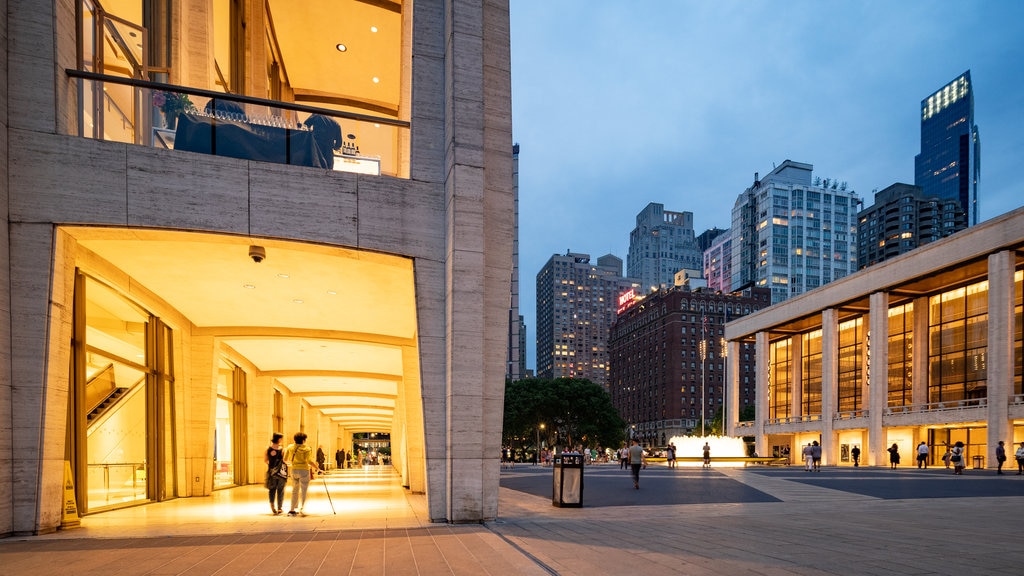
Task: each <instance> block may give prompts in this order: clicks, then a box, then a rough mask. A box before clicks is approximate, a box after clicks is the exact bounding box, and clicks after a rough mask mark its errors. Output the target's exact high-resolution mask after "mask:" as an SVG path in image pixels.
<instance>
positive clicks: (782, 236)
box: [730, 160, 861, 304]
mask: <svg viewBox="0 0 1024 576" xmlns="http://www.w3.org/2000/svg"><path fill="white" fill-rule="evenodd" d="M813 168H814V167H813V166H812V165H811V164H803V163H800V162H793V161H792V160H786V161H785V162H783V163H782V164H781V165H780V166H779V167H777V168H775V169H774V170H772V171H771V172H770V173H769V174H768V175H767V176H766V177H765V178H764V180H761V179H759V178H758V176H757V174H756V173H755V174H754V183H753V185H751V186H750V187H749V188H747V189H746V190H745V191H744V192H743V193H742V194H740V195H739V197H738V198H737V199H736V204H735V205H734V206H733V209H732V229H731V230H730V233H731V234H732V270H731V273H732V282H731V290H733V291H735V290H743V289H746V288H748V287H751V286H756V287H758V288H770V289H771V291H772V304H778V303H779V302H782V301H783V300H785V299H787V298H789V297H790V296H795V295H797V294H802V293H804V292H806V291H808V290H812V289H814V288H817V287H818V286H821V285H822V284H827V283H829V282H831V281H832V280H836V279H838V278H842V277H843V276H846V275H847V274H849V273H850V272H853V271H854V270H856V269H857V211H858V210H859V206H860V204H861V199H860V197H859V196H857V194H856V193H855V192H853V191H852V190H847V189H846V183H845V182H843V183H842V184H840V183H839V182H834V181H831V180H830V179H828V178H826V179H825V180H822V179H821V178H820V177H818V178H815V179H814V181H813V182H812V181H811V171H812V170H813Z"/></svg>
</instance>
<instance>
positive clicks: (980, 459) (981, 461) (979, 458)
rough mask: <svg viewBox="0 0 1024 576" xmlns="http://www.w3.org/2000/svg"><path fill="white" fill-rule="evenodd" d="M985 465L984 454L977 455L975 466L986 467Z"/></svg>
mask: <svg viewBox="0 0 1024 576" xmlns="http://www.w3.org/2000/svg"><path fill="white" fill-rule="evenodd" d="M984 467H985V457H984V456H975V457H974V468H975V469H978V468H984Z"/></svg>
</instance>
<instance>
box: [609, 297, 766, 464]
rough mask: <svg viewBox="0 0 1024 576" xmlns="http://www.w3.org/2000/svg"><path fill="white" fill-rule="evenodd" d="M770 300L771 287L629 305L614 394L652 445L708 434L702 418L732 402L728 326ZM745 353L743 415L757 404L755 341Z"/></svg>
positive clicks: (616, 351) (620, 325)
mask: <svg viewBox="0 0 1024 576" xmlns="http://www.w3.org/2000/svg"><path fill="white" fill-rule="evenodd" d="M770 300H771V294H770V293H769V291H768V290H767V289H765V288H752V289H750V290H747V291H745V292H744V293H742V294H736V293H730V294H725V293H721V292H717V291H714V290H708V289H706V288H705V289H698V290H688V289H686V288H684V287H675V288H672V289H669V290H661V291H658V292H655V293H652V294H650V295H648V296H646V297H645V298H643V299H642V300H638V301H635V302H634V303H632V306H628V305H627V306H624V307H623V310H622V312H621V313H619V315H618V318H617V320H616V322H615V324H613V325H612V328H611V334H610V336H609V339H608V354H609V358H610V361H611V373H610V380H609V386H608V392H609V393H610V394H611V397H612V405H614V406H615V408H616V410H618V411H619V415H620V416H622V418H623V419H624V420H626V422H627V423H629V424H630V425H632V426H635V430H636V434H637V436H638V437H639V438H640V439H641V440H642V441H643V443H644V444H646V445H649V446H650V445H655V446H663V445H664V444H665V443H666V441H667V439H669V438H671V437H673V436H682V435H686V434H693V433H696V434H700V422H701V418H702V417H703V418H705V419H706V421H707V422H710V421H711V420H713V419H714V416H715V413H716V412H717V411H718V410H719V409H720V408H722V407H723V406H724V403H725V402H726V400H725V396H724V395H723V386H724V385H725V375H726V358H724V357H723V352H724V347H723V344H724V326H725V323H726V322H728V321H731V320H735V319H736V318H740V317H742V316H745V315H747V314H749V313H751V312H754V311H757V310H760V309H761V308H765V307H767V306H768V305H769V303H770ZM701 341H704V344H703V345H702V344H701ZM702 349H703V350H705V351H706V352H705V354H704V355H703V356H702V354H701V350H702ZM740 351H741V354H742V356H743V357H741V358H739V362H738V363H737V364H738V366H739V370H740V374H739V378H738V381H739V382H740V385H741V387H740V389H739V395H738V400H737V401H738V402H739V406H736V408H737V413H738V412H739V411H741V410H742V409H743V407H744V406H752V405H753V404H754V402H755V400H756V399H755V396H754V380H755V366H754V358H755V357H756V356H755V354H754V344H753V342H750V343H744V344H742V345H740ZM702 408H703V409H702ZM705 428H706V429H707V424H705Z"/></svg>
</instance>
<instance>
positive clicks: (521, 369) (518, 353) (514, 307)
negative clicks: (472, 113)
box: [505, 144, 526, 380]
mask: <svg viewBox="0 0 1024 576" xmlns="http://www.w3.org/2000/svg"><path fill="white" fill-rule="evenodd" d="M512 197H513V202H514V205H515V212H514V214H513V215H512V281H511V287H512V294H511V300H510V304H509V308H508V352H507V354H506V356H505V379H506V380H519V379H520V378H523V377H524V376H525V375H526V349H525V348H524V347H523V343H524V342H525V341H526V326H525V324H524V323H523V317H522V316H520V315H519V144H513V145H512Z"/></svg>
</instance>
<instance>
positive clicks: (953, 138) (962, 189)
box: [914, 70, 981, 226]
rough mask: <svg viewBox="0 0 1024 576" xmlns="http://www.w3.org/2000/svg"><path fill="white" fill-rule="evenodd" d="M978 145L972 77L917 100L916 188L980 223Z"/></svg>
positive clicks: (970, 222)
mask: <svg viewBox="0 0 1024 576" xmlns="http://www.w3.org/2000/svg"><path fill="white" fill-rule="evenodd" d="M980 175H981V140H980V138H979V136H978V127H977V126H975V125H974V88H973V87H972V85H971V71H970V70H968V71H967V72H964V73H963V74H961V75H960V77H958V78H957V79H956V80H953V81H952V82H950V83H949V84H946V85H945V86H943V87H942V88H940V89H939V90H937V91H936V92H935V93H934V94H932V95H931V96H928V97H927V98H925V99H924V100H921V153H920V154H918V155H917V156H915V157H914V184H915V185H917V186H920V187H921V189H922V190H924V195H925V196H927V197H933V196H934V197H938V198H954V199H956V200H957V201H958V202H960V207H961V208H962V209H963V211H964V213H966V214H967V225H968V226H974V225H975V224H977V223H978V179H979V177H980Z"/></svg>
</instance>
